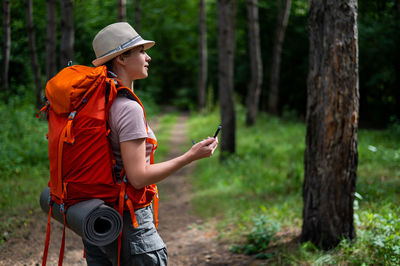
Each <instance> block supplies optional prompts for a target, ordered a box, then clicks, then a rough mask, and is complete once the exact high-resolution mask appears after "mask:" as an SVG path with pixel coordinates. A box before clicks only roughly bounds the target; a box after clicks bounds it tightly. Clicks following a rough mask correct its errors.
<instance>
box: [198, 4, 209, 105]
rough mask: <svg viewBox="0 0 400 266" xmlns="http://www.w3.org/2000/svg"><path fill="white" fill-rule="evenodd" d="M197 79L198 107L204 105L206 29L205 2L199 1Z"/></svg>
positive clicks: (205, 87)
mask: <svg viewBox="0 0 400 266" xmlns="http://www.w3.org/2000/svg"><path fill="white" fill-rule="evenodd" d="M199 61H200V67H199V80H198V89H197V90H198V107H199V110H203V109H204V108H205V107H206V91H207V31H206V3H205V0H200V1H199Z"/></svg>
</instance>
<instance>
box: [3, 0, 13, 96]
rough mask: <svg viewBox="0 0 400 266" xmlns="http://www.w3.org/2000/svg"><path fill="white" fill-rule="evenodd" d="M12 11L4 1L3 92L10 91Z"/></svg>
mask: <svg viewBox="0 0 400 266" xmlns="http://www.w3.org/2000/svg"><path fill="white" fill-rule="evenodd" d="M10 18H11V10H10V1H9V0H3V39H4V41H3V62H2V65H3V66H2V83H3V90H4V91H8V89H9V86H10V84H9V79H8V73H9V70H10V54H11V25H10Z"/></svg>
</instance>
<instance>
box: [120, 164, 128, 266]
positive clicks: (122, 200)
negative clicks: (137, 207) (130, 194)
mask: <svg viewBox="0 0 400 266" xmlns="http://www.w3.org/2000/svg"><path fill="white" fill-rule="evenodd" d="M122 171H123V170H122ZM123 174H124V173H123V172H121V176H122V175H123ZM125 193H126V182H124V181H122V182H121V190H120V192H119V202H118V212H119V214H120V215H121V217H122V219H124V203H125ZM121 241H122V231H121V233H120V234H119V236H118V266H119V265H120V259H121Z"/></svg>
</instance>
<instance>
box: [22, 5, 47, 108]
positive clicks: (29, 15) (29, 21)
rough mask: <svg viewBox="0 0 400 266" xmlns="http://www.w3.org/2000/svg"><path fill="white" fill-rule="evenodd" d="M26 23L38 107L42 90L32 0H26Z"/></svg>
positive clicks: (40, 103)
mask: <svg viewBox="0 0 400 266" xmlns="http://www.w3.org/2000/svg"><path fill="white" fill-rule="evenodd" d="M26 25H27V31H28V43H29V54H30V57H31V66H32V72H33V77H34V79H35V87H36V88H35V91H36V93H35V94H36V108H37V109H39V108H40V107H41V106H42V104H43V90H42V81H41V77H40V72H41V71H40V65H39V61H38V57H37V51H36V38H35V28H34V27H33V4H32V0H27V1H26Z"/></svg>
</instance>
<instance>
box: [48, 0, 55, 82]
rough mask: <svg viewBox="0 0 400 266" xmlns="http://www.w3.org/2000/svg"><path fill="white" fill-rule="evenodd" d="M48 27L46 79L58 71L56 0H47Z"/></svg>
mask: <svg viewBox="0 0 400 266" xmlns="http://www.w3.org/2000/svg"><path fill="white" fill-rule="evenodd" d="M46 6H47V12H46V13H47V15H46V16H47V28H46V81H48V80H50V79H51V78H52V77H54V76H55V75H56V73H57V63H56V62H57V60H56V58H57V50H56V49H57V47H56V44H57V25H56V12H57V11H56V7H57V1H56V0H46Z"/></svg>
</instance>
